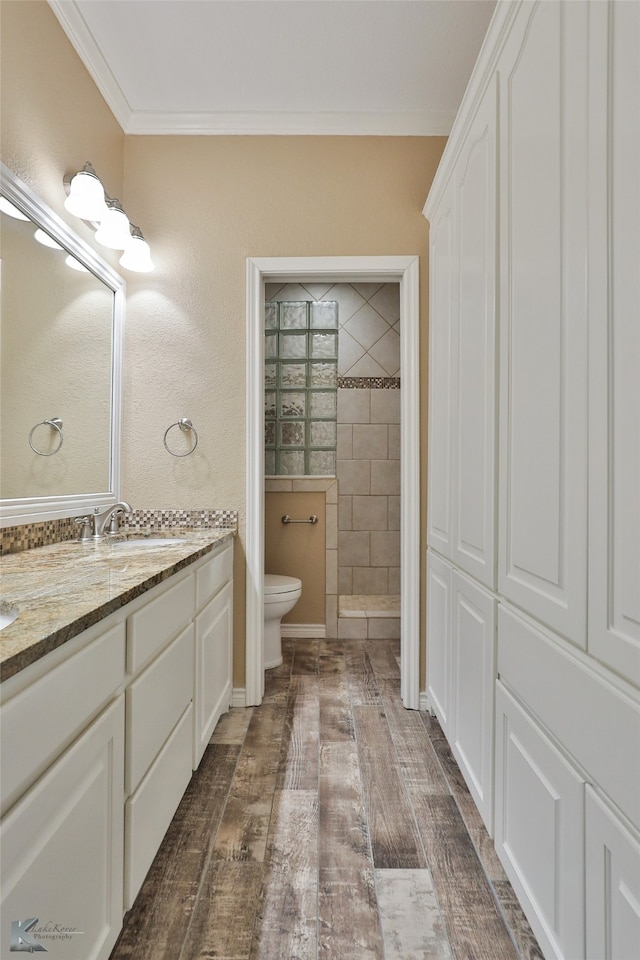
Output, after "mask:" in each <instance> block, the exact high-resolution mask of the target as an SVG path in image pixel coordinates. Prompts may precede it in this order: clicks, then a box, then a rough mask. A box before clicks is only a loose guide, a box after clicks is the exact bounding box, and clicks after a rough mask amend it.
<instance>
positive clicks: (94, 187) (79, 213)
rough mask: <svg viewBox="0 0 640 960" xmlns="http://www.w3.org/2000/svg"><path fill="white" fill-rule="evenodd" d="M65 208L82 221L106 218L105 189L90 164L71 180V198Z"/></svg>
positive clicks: (68, 198) (66, 202)
mask: <svg viewBox="0 0 640 960" xmlns="http://www.w3.org/2000/svg"><path fill="white" fill-rule="evenodd" d="M87 168H89V169H87ZM64 207H65V210H68V211H69V213H72V214H73V215H74V217H80V219H81V220H91V221H93V222H96V221H98V220H101V219H102V217H103V216H104V214H105V212H106V204H105V201H104V187H103V186H102V184H101V183H100V181H99V180H98V178H97V176H96V174H95V172H94V170H93V167H92V166H91V164H90V163H86V164H85V166H84V169H82V170H79V171H78V173H76V175H75V176H74V177H73V179H72V180H71V186H70V188H69V196H68V197H67V199H66V200H65V202H64Z"/></svg>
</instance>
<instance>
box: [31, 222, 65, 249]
mask: <svg viewBox="0 0 640 960" xmlns="http://www.w3.org/2000/svg"><path fill="white" fill-rule="evenodd" d="M33 237H34V240H37V241H38V243H41V244H42V246H43V247H51V249H52V250H62V249H63V248H62V247H61V246H60V244H59V243H56V241H55V240H54V239H53V237H50V236H49V234H48V233H46V232H45V231H44V230H41V229H40V227H38V229H37V230H36V232H35V233H34V235H33Z"/></svg>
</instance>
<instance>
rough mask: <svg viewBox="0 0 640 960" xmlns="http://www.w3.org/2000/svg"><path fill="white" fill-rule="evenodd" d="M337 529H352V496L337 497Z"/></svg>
mask: <svg viewBox="0 0 640 960" xmlns="http://www.w3.org/2000/svg"><path fill="white" fill-rule="evenodd" d="M338 529H339V530H353V497H343V496H339V497H338Z"/></svg>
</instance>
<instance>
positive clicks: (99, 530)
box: [77, 500, 132, 541]
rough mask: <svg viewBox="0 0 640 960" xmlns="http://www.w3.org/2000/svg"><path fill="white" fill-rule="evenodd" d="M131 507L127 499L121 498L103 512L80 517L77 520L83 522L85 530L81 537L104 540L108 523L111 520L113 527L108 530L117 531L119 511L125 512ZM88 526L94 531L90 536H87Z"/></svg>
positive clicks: (82, 538) (83, 538)
mask: <svg viewBox="0 0 640 960" xmlns="http://www.w3.org/2000/svg"><path fill="white" fill-rule="evenodd" d="M131 509H132V508H131V506H130V505H129V504H128V503H127V502H126V500H121V501H120V502H119V503H114V505H113V506H112V507H108V508H107V509H106V510H105V511H104V512H103V513H95V514H90V515H89V516H88V517H78V518H77V522H78V523H82V524H83V532H82V534H81V537H80V539H81V540H85V541H86V540H103V539H104V537H105V536H106V533H107V524H108V523H109V522H111V529H110V530H109V531H108V532H109V533H117V531H118V528H117V526H116V524H117V520H116V517H117V516H118V514H119V513H125V512H126V511H128V510H131ZM96 510H97V507H96ZM87 526H89V527H90V529H91V530H92V531H93V532H92V533H91V534H90V536H87V532H88V531H87Z"/></svg>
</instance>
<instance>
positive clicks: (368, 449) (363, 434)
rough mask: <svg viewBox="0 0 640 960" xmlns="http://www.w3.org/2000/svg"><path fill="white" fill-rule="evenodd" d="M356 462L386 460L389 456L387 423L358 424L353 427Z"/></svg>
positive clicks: (354, 457)
mask: <svg viewBox="0 0 640 960" xmlns="http://www.w3.org/2000/svg"><path fill="white" fill-rule="evenodd" d="M352 456H353V459H354V460H386V459H387V456H388V441H387V425H386V423H384V424H383V423H357V424H355V425H354V427H353V454H352Z"/></svg>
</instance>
